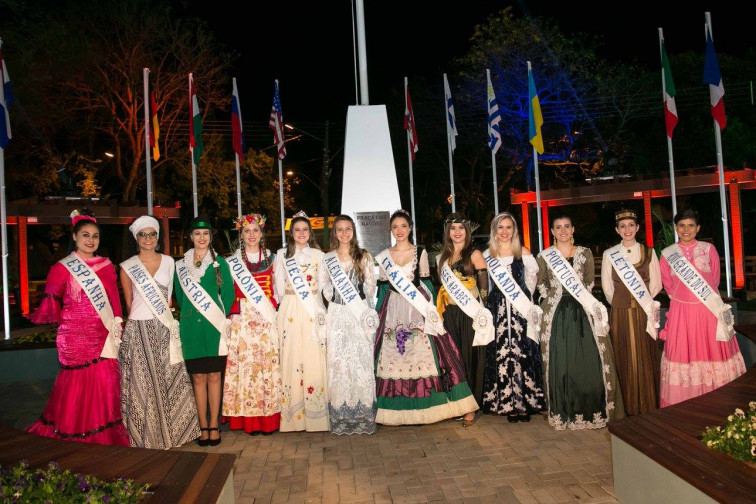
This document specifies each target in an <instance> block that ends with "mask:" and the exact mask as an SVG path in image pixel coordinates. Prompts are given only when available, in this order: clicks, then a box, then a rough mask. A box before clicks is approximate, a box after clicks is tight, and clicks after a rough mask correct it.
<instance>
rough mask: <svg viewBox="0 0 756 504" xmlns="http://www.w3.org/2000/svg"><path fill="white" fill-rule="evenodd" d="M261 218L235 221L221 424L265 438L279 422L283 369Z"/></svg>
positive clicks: (269, 259) (269, 260) (251, 216)
mask: <svg viewBox="0 0 756 504" xmlns="http://www.w3.org/2000/svg"><path fill="white" fill-rule="evenodd" d="M265 220H266V219H265V216H264V215H260V214H258V213H252V214H247V215H243V216H241V217H239V218H237V219H236V221H235V227H236V230H237V231H238V232H239V247H238V248H237V249H236V251H235V252H234V253H233V254H231V255H230V256H229V257H227V258H226V260H227V261H228V264H229V266H230V267H231V276H232V277H233V279H234V290H235V292H236V300H235V301H234V304H233V305H232V306H231V315H230V317H229V318H230V319H231V328H230V337H229V342H228V360H227V362H226V375H225V380H224V385H223V421H224V422H228V424H229V428H230V429H232V430H243V431H245V432H248V433H249V434H251V435H252V436H256V435H259V434H263V435H266V436H267V435H269V434H272V433H273V432H274V431H277V430H278V428H279V426H280V424H281V367H280V361H279V348H278V329H277V325H276V308H277V307H278V303H277V301H276V298H275V296H274V293H273V262H274V261H275V256H274V255H273V254H271V252H270V250H268V249H267V248H265V234H264V231H265Z"/></svg>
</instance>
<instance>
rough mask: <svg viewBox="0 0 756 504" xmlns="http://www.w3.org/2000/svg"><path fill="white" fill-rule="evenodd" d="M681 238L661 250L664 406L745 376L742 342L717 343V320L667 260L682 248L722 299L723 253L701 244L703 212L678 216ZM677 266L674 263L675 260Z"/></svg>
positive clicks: (661, 389) (709, 244) (676, 219)
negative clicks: (665, 296)
mask: <svg viewBox="0 0 756 504" xmlns="http://www.w3.org/2000/svg"><path fill="white" fill-rule="evenodd" d="M674 222H675V229H676V230H677V235H678V237H679V238H680V240H679V241H678V242H677V243H676V244H674V245H671V246H670V247H667V248H666V249H664V251H662V257H661V259H660V261H659V266H660V267H661V277H662V284H663V285H664V290H665V291H666V292H667V294H668V295H669V299H670V302H669V311H668V312H667V322H666V324H665V327H664V329H663V330H662V331H661V333H660V334H659V337H660V338H661V339H662V340H663V341H664V353H663V354H662V361H661V387H660V394H659V395H660V398H659V405H660V407H662V408H663V407H665V406H670V405H672V404H676V403H679V402H682V401H685V400H687V399H691V398H693V397H697V396H700V395H702V394H705V393H706V392H710V391H712V390H714V389H716V388H719V387H721V386H722V385H725V384H726V383H729V382H731V381H732V380H734V379H735V378H737V377H738V376H740V375H742V374H743V373H745V371H746V369H745V363H744V361H743V355H742V354H741V353H740V347H738V341H737V340H736V339H735V338H734V337H733V338H731V339H730V340H729V341H718V340H717V338H716V337H717V318H716V317H715V316H714V314H713V313H712V312H711V310H709V309H708V308H707V307H706V305H704V304H703V303H702V302H701V301H700V300H699V299H698V297H697V296H696V295H695V294H694V293H693V292H692V291H691V290H690V289H689V288H688V286H687V285H686V284H685V283H684V282H683V281H682V280H681V279H680V277H679V276H677V275H676V274H675V272H674V271H673V270H672V267H671V266H670V263H669V261H668V259H667V257H666V256H667V255H668V254H669V253H670V252H676V251H677V249H679V250H680V251H681V252H682V255H683V256H684V257H685V259H687V260H688V262H689V263H690V264H692V265H693V266H694V267H695V269H696V270H697V271H698V273H699V274H700V275H701V276H702V277H703V278H704V280H706V282H707V283H708V284H709V286H711V289H712V291H713V294H714V295H719V290H718V289H719V267H720V266H719V254H718V253H717V250H716V249H715V248H714V245H712V244H711V243H707V242H701V241H698V240H696V234H697V233H698V231H699V230H700V229H701V226H700V225H699V220H698V213H697V212H696V211H695V210H692V209H686V210H683V211H682V212H679V213H678V214H677V215H675V218H674ZM673 262H674V260H673Z"/></svg>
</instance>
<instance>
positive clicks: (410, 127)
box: [404, 81, 418, 161]
mask: <svg viewBox="0 0 756 504" xmlns="http://www.w3.org/2000/svg"><path fill="white" fill-rule="evenodd" d="M404 96H405V104H404V129H406V130H407V138H408V139H409V143H410V155H411V156H412V161H414V160H415V153H416V152H417V151H418V146H417V130H416V129H415V113H414V112H413V111H412V100H411V99H410V93H409V85H408V84H407V82H406V81H405V83H404Z"/></svg>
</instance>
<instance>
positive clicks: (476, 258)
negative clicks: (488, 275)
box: [470, 250, 486, 269]
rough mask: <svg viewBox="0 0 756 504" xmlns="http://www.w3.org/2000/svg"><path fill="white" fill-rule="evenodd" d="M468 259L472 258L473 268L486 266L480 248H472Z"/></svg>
mask: <svg viewBox="0 0 756 504" xmlns="http://www.w3.org/2000/svg"><path fill="white" fill-rule="evenodd" d="M470 259H471V260H472V263H473V266H475V269H485V268H486V260H485V259H484V258H483V253H482V252H481V251H480V250H473V253H472V254H471V255H470Z"/></svg>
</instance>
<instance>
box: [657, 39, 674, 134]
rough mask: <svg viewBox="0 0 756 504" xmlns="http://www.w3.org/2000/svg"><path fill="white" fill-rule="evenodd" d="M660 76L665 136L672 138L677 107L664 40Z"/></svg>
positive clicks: (662, 41)
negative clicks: (662, 86) (662, 89)
mask: <svg viewBox="0 0 756 504" xmlns="http://www.w3.org/2000/svg"><path fill="white" fill-rule="evenodd" d="M661 60H662V74H663V75H664V119H665V121H666V123H667V136H668V137H669V138H672V133H673V132H674V131H675V126H677V106H676V105H675V81H674V80H672V69H671V68H669V59H667V50H666V49H664V39H661Z"/></svg>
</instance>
